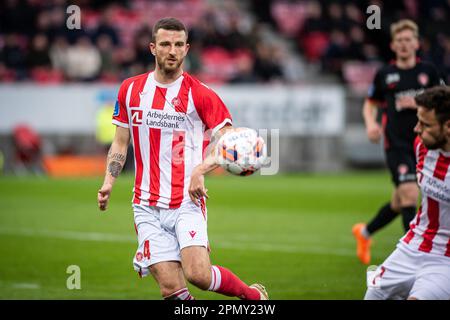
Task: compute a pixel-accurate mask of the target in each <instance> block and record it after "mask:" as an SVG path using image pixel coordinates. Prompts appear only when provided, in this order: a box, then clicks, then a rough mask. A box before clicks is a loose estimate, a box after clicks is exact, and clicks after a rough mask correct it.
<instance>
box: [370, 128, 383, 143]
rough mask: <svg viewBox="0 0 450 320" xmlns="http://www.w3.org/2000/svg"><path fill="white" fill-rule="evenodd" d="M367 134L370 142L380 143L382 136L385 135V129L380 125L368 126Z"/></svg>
mask: <svg viewBox="0 0 450 320" xmlns="http://www.w3.org/2000/svg"><path fill="white" fill-rule="evenodd" d="M366 132H367V137H368V138H369V140H370V142H372V143H378V142H380V139H381V135H382V134H383V129H382V128H381V126H380V125H379V124H378V123H374V124H371V125H369V126H367V128H366Z"/></svg>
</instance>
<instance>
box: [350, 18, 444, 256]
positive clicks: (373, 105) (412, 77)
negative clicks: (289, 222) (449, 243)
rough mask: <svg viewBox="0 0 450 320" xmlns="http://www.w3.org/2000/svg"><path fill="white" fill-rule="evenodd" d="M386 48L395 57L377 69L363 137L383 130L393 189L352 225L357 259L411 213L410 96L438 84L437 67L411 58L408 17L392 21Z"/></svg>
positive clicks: (374, 138) (413, 119)
mask: <svg viewBox="0 0 450 320" xmlns="http://www.w3.org/2000/svg"><path fill="white" fill-rule="evenodd" d="M391 37H392V40H391V50H392V51H393V52H394V53H395V55H396V60H395V61H394V62H393V63H391V64H389V65H387V66H385V67H383V68H381V69H380V70H379V71H378V72H377V74H376V76H375V80H374V82H373V84H372V86H371V88H370V89H369V94H368V97H367V98H366V100H365V102H364V107H363V117H364V122H365V125H366V131H367V136H368V138H369V140H370V141H371V142H373V143H378V142H379V141H380V138H381V136H382V135H383V134H384V148H385V155H386V162H387V165H388V167H389V170H390V172H391V175H392V180H393V182H394V185H395V190H394V191H393V193H392V198H391V200H390V201H389V202H388V203H386V204H385V205H383V206H382V207H381V208H380V210H379V211H378V214H377V215H376V216H375V217H374V218H373V220H372V221H370V222H369V223H368V224H367V225H366V224H364V223H358V224H356V225H354V226H353V230H352V231H353V234H354V236H355V238H356V241H357V256H358V258H359V260H360V261H361V262H362V263H364V264H368V263H369V262H370V245H371V239H370V237H371V235H372V234H373V233H374V232H376V231H377V230H379V229H381V228H383V227H384V226H386V225H387V224H388V223H390V222H391V221H392V220H393V219H394V218H395V217H396V216H397V215H398V214H401V215H402V219H403V226H404V228H405V231H407V230H408V229H409V223H410V221H411V220H412V219H413V218H414V216H415V214H416V204H417V199H418V196H419V189H418V187H417V184H416V163H415V157H414V139H415V133H414V127H415V125H416V123H417V115H416V114H417V106H416V103H415V100H414V97H415V96H416V95H418V94H420V93H422V92H423V91H424V89H426V88H429V87H433V86H435V85H438V84H439V83H440V82H441V80H440V79H439V75H438V72H437V70H436V68H435V67H434V66H433V65H432V64H430V63H427V62H420V61H418V60H417V58H416V51H417V50H418V49H419V39H418V37H419V35H418V27H417V25H416V24H415V23H414V22H413V21H411V20H400V21H399V22H397V23H394V24H392V26H391ZM378 109H381V110H382V112H383V113H382V125H380V124H378V122H377V112H378Z"/></svg>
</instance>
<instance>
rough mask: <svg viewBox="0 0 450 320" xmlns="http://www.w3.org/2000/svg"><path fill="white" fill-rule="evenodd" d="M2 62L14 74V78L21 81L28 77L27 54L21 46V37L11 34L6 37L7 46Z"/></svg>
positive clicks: (4, 48) (2, 54) (2, 52)
mask: <svg viewBox="0 0 450 320" xmlns="http://www.w3.org/2000/svg"><path fill="white" fill-rule="evenodd" d="M0 60H1V61H2V62H3V64H4V66H5V67H6V68H7V69H10V70H11V71H13V72H14V75H15V76H14V77H15V78H17V79H18V80H21V79H23V78H25V77H26V53H25V49H24V47H23V46H21V45H20V36H19V35H18V34H16V33H10V34H7V35H6V36H5V45H4V47H3V49H2V51H1V58H0Z"/></svg>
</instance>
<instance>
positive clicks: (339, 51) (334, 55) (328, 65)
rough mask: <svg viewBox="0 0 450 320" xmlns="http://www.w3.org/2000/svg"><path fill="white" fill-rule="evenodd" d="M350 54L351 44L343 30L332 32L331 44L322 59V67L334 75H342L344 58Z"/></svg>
mask: <svg viewBox="0 0 450 320" xmlns="http://www.w3.org/2000/svg"><path fill="white" fill-rule="evenodd" d="M348 52H349V42H348V39H347V37H346V35H345V33H344V32H343V31H342V30H339V29H334V30H332V31H331V36H330V44H329V46H328V48H327V49H326V51H325V54H324V55H323V57H322V66H323V67H324V68H325V69H326V70H328V71H330V72H333V73H336V74H340V71H341V67H342V63H343V62H344V58H345V57H346V56H347V54H348Z"/></svg>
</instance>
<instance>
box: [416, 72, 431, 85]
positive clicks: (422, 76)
mask: <svg viewBox="0 0 450 320" xmlns="http://www.w3.org/2000/svg"><path fill="white" fill-rule="evenodd" d="M417 80H418V81H419V83H420V84H421V85H422V86H424V87H425V86H426V85H427V84H428V82H429V81H430V78H429V77H428V75H427V74H426V73H423V72H421V73H419V75H418V76H417Z"/></svg>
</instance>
